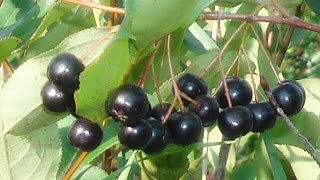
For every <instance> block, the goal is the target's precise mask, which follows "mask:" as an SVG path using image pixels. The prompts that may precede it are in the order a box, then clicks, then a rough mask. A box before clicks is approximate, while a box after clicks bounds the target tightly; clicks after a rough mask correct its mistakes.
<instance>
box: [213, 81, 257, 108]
mask: <svg viewBox="0 0 320 180" xmlns="http://www.w3.org/2000/svg"><path fill="white" fill-rule="evenodd" d="M226 83H227V86H228V89H229V96H230V100H231V104H232V106H246V105H248V104H249V103H250V102H251V99H252V90H251V87H250V84H249V83H248V82H247V81H246V80H244V79H241V78H238V79H235V78H234V77H227V78H226ZM216 99H217V101H218V103H219V105H220V107H221V108H222V109H224V108H227V107H229V106H228V101H227V97H226V95H225V90H224V86H223V83H222V82H221V83H220V86H219V89H218V91H217V93H216Z"/></svg>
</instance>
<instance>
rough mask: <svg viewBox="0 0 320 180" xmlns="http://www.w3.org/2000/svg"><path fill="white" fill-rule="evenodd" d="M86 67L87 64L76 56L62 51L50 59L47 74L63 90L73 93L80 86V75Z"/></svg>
mask: <svg viewBox="0 0 320 180" xmlns="http://www.w3.org/2000/svg"><path fill="white" fill-rule="evenodd" d="M84 68H85V66H84V65H83V64H82V62H81V61H79V59H78V58H77V57H76V56H74V55H72V54H70V53H62V54H59V55H57V56H56V57H54V58H53V59H52V60H51V61H50V63H49V65H48V69H47V75H48V78H49V79H50V80H51V81H52V82H53V83H54V84H55V85H56V86H58V87H59V88H61V89H62V90H63V91H66V92H68V93H73V92H74V91H75V90H77V89H78V88H79V84H80V82H79V76H80V73H81V72H82V71H83V70H84Z"/></svg>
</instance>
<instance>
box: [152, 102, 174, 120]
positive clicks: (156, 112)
mask: <svg viewBox="0 0 320 180" xmlns="http://www.w3.org/2000/svg"><path fill="white" fill-rule="evenodd" d="M170 106H171V104H170V103H161V104H157V105H155V106H154V107H153V108H152V111H151V115H150V116H151V117H154V118H155V119H157V120H159V121H160V122H161V123H162V122H163V120H164V118H165V117H166V114H167V113H168V111H169V108H170ZM175 112H177V109H176V108H173V109H172V112H171V114H173V113H175Z"/></svg>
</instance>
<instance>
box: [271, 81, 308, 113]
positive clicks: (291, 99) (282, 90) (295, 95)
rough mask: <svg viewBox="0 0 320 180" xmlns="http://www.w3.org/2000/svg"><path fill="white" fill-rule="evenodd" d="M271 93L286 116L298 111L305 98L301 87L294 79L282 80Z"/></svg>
mask: <svg viewBox="0 0 320 180" xmlns="http://www.w3.org/2000/svg"><path fill="white" fill-rule="evenodd" d="M272 94H273V96H274V98H275V99H276V101H277V103H278V104H279V106H280V107H281V108H282V109H283V111H284V113H285V114H286V115H287V116H291V115H295V114H297V113H299V112H300V111H301V110H302V108H303V106H304V103H305V100H306V94H305V91H304V89H303V87H302V86H301V85H300V84H299V83H298V82H296V81H289V80H286V81H283V82H282V83H281V84H280V85H279V86H277V87H276V88H275V89H273V90H272Z"/></svg>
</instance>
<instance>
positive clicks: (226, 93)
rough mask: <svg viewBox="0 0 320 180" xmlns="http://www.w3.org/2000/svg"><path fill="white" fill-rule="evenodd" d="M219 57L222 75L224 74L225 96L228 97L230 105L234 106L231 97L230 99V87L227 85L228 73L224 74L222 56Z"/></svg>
mask: <svg viewBox="0 0 320 180" xmlns="http://www.w3.org/2000/svg"><path fill="white" fill-rule="evenodd" d="M218 59H219V65H220V68H221V76H222V83H223V88H224V92H225V96H226V98H227V102H228V106H229V107H232V103H231V99H230V95H229V89H228V85H227V82H226V75H225V74H224V70H223V65H222V60H221V57H219V58H218Z"/></svg>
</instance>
